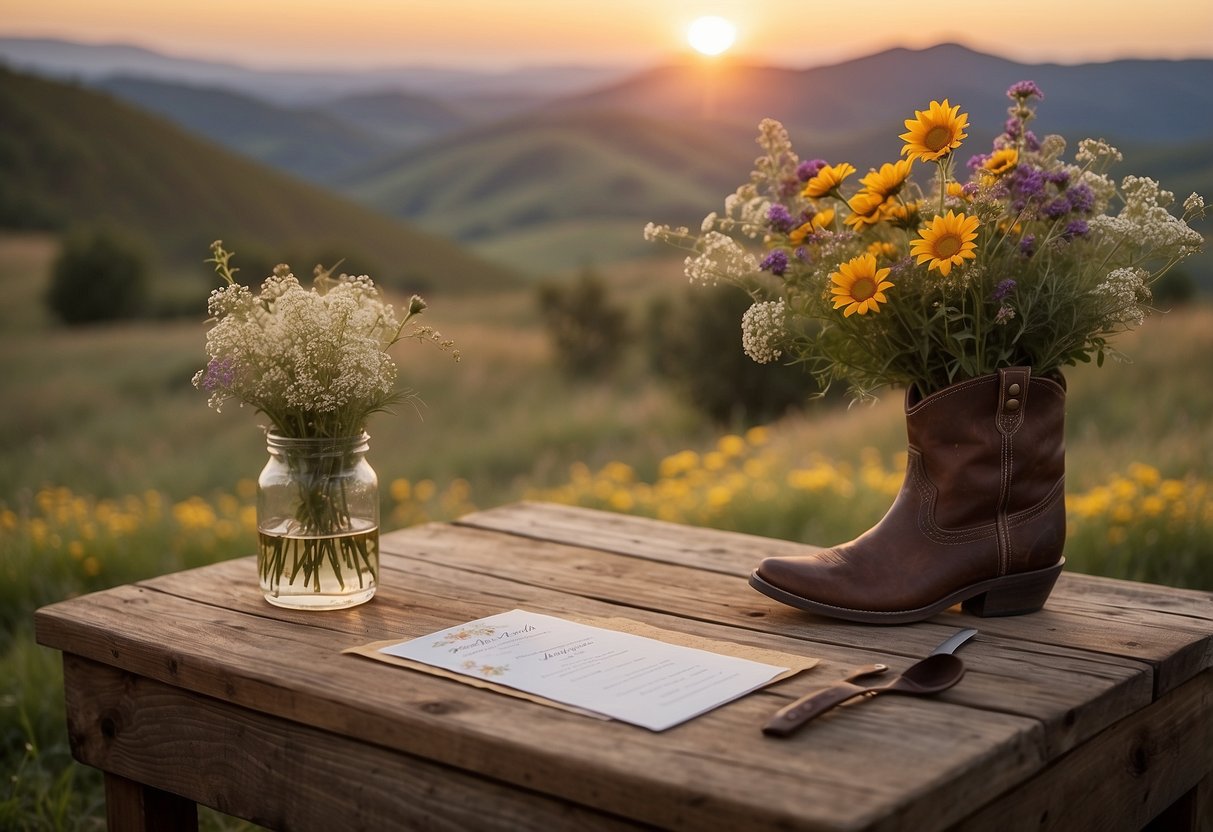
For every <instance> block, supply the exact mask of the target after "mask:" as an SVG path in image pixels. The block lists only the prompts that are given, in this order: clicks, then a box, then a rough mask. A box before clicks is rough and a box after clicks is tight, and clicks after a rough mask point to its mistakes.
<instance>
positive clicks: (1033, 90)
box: [1007, 81, 1045, 101]
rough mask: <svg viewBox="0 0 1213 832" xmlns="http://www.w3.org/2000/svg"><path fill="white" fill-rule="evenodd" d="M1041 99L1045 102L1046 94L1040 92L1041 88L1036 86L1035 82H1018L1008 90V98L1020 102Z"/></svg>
mask: <svg viewBox="0 0 1213 832" xmlns="http://www.w3.org/2000/svg"><path fill="white" fill-rule="evenodd" d="M1033 97H1035V98H1039V99H1041V100H1042V101H1043V100H1044V97H1045V94H1044V93H1043V92H1041V91H1040V87H1038V86H1036V82H1035V81H1017V82H1015V83H1014V84H1012V85H1011V86H1010V87H1008V88H1007V98H1010V99H1014V100H1019V99H1025V100H1026V99H1028V98H1033Z"/></svg>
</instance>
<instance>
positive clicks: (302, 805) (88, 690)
mask: <svg viewBox="0 0 1213 832" xmlns="http://www.w3.org/2000/svg"><path fill="white" fill-rule="evenodd" d="M64 677H65V682H66V688H67V691H68V694H69V697H68V703H67V705H68V721H69V724H70V725H71V737H72V744H73V753H74V754H75V755H76V757H77V759H79V760H80V761H81V762H84V763H86V764H87V765H91V766H95V767H98V768H101V769H103V770H105V771H107V772H119V773H120V774H119V775H114V774H109V775H107V777H106V783H107V789H106V794H107V806H108V808H109V809H110V810H111V811H110V829H111V830H127V829H131V830H135V829H143V830H147V832H152V830H173V832H177V831H178V830H182V832H184V830H186V829H188V826H186V825H185V823H184V821H185V820H186V819H185V818H183V817H181V816H180V815H177V816H168V815H163V814H161V815H152V814H151V813H148V814H141V815H139V816H138V817H136V816H135V815H134V814H133V813H128V814H121V815H115V810H116V809H117V808H118V803H119V801H121V802H122V803H123V804H124V805H132V804H133V803H134V801H137V800H142V799H143V797H144V796H145V795H147V794H149V793H150V794H158V795H165V794H167V792H166V791H161V790H172V791H173V792H178V793H180V794H184V795H187V796H188V797H189V800H188V801H186V800H184V799H182V798H178V797H176V796H175V795H171V797H173V798H174V799H175V800H176V802H177V803H178V804H186V803H188V808H189V811H190V812H193V813H194V816H195V817H196V815H197V812H196V811H195V809H194V802H195V801H196V802H197V803H201V804H202V805H205V806H210V807H211V808H213V809H217V810H219V811H220V812H224V813H225V814H229V815H234V816H236V817H240V818H244V819H245V820H249V821H252V822H254V823H257V824H260V825H262V826H266V827H268V828H270V829H293V830H317V831H318V832H331V830H342V829H399V828H439V829H441V828H447V829H483V830H488V831H491V830H500V831H501V832H514V830H517V829H520V828H526V827H531V828H547V829H568V828H579V829H595V830H623V829H634V828H635V826H634V824H631V823H627V822H625V821H624V820H622V819H620V818H614V817H611V816H609V815H605V814H603V813H601V812H595V811H593V810H589V809H585V808H583V807H579V806H575V805H573V804H570V803H568V802H566V801H559V800H554V799H552V798H548V797H546V796H544V795H541V794H539V793H537V792H534V791H531V790H528V789H517V788H511V787H509V786H506V785H503V784H501V783H494V782H491V781H488V780H485V779H483V778H478V777H474V776H471V775H468V774H464V773H462V772H459V771H457V770H455V769H452V768H450V767H447V766H440V765H435V764H433V763H429V762H427V761H425V760H422V759H418V758H416V757H410V756H408V755H404V754H398V753H393V752H391V751H388V750H386V749H383V748H379V747H377V746H374V745H370V744H367V743H361V742H357V741H354V740H350V739H348V738H345V737H341V736H338V735H337V734H332V733H328V732H325V731H320V730H317V729H315V728H311V727H309V726H306V725H298V724H295V723H291V722H287V721H286V720H282V719H278V718H276V717H272V716H267V715H264V714H259V713H256V712H252V711H249V710H247V709H244V708H240V707H238V706H234V705H230V704H227V703H224V702H221V701H219V700H217V699H212V698H209V697H202V696H197V695H192V694H189V693H186V692H184V691H182V690H180V689H179V688H174V687H170V686H168V685H165V684H163V683H161V682H156V681H152V680H150V679H147V678H144V677H139V676H135V675H133V674H130V673H126V672H124V671H121V670H118V669H116V668H112V667H109V666H107V665H103V664H99V663H97V662H93V661H91V660H88V659H81V658H79V657H74V656H71V655H67V656H65V657H64ZM128 778H130V779H128ZM135 781H138V782H135ZM111 782H113V783H117V784H119V785H120V787H121V788H120V789H118V790H117V791H116V792H115V791H111V789H110V788H109V784H110V783H111ZM142 783H150V784H154V785H155V787H156V788H149V787H147V786H143V785H140V784H142ZM116 798H117V799H116ZM139 807H140V808H144V806H143V804H139ZM148 818H150V822H146V823H144V822H145V821H147V820H148ZM140 823H144V825H138V824H140ZM195 828H196V824H195Z"/></svg>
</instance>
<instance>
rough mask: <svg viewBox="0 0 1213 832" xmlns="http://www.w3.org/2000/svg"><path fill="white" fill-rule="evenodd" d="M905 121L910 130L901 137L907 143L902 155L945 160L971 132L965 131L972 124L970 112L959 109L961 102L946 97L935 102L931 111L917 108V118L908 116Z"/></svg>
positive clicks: (929, 160) (930, 160)
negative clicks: (949, 102) (952, 102)
mask: <svg viewBox="0 0 1213 832" xmlns="http://www.w3.org/2000/svg"><path fill="white" fill-rule="evenodd" d="M905 124H906V130H908V131H909V132H906V133H902V134H901V136H899V138H901V139H902V140H904V141H905V143H906V144H905V147H903V148H902V149H901V155H902V156H909V157H910V158H911V159H921V160H922V161H924V162H933V161H935V160H936V159H942V158H943V157H944V156H947V155H948V154H949V153H951V152H952V151H953V150H955V149H956V148H958V147H960V142H961V139H965V138H968V135H969V134H968V133H966V132H964V129H965V128H966V127H968V126H969V116H968V114H967V113H962V112H960V105H959V104H957V105H956V106H954V107H953V106H951V105H949V104H948V99H946V98H945V99H944V100H943V103H942V104H940V103H939V102H938V101H932V102H931V108H930V109H929V110H915V111H914V118H908V119H906V121H905Z"/></svg>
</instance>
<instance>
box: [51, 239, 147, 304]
mask: <svg viewBox="0 0 1213 832" xmlns="http://www.w3.org/2000/svg"><path fill="white" fill-rule="evenodd" d="M148 285H149V273H148V266H147V259H146V256H145V255H144V253H143V249H142V247H141V246H139V245H138V244H137V243H135V242H134V241H133V240H131V239H129V238H128V237H126V236H124V235H122V234H121V233H119V232H116V231H113V230H110V229H105V228H92V229H84V230H78V231H75V232H72V233H70V234H68V235H67V236H66V237H65V238H64V240H63V244H62V247H61V248H60V250H59V255H58V257H56V258H55V262H54V265H53V267H52V271H51V282H50V286H49V288H48V289H47V294H46V303H47V305H48V306H49V307H50V309H51V311H52V312H54V313H55V315H57V316H58V317H59V318H60V320H62V321H63V322H64V323H66V324H87V323H95V322H98V321H112V320H117V319H121V318H132V317H135V316H136V315H138V314H140V313H141V312H142V311H143V310H144V308H145V302H146V298H147V289H148Z"/></svg>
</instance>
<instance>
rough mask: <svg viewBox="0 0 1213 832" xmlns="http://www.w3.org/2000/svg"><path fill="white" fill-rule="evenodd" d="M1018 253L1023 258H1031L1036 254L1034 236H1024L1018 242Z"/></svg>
mask: <svg viewBox="0 0 1213 832" xmlns="http://www.w3.org/2000/svg"><path fill="white" fill-rule="evenodd" d="M1019 253H1020V254H1022V255H1023V256H1024V257H1031V256H1032V255H1033V254H1035V253H1036V235H1035V234H1025V235H1023V239H1022V240H1020V241H1019Z"/></svg>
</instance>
